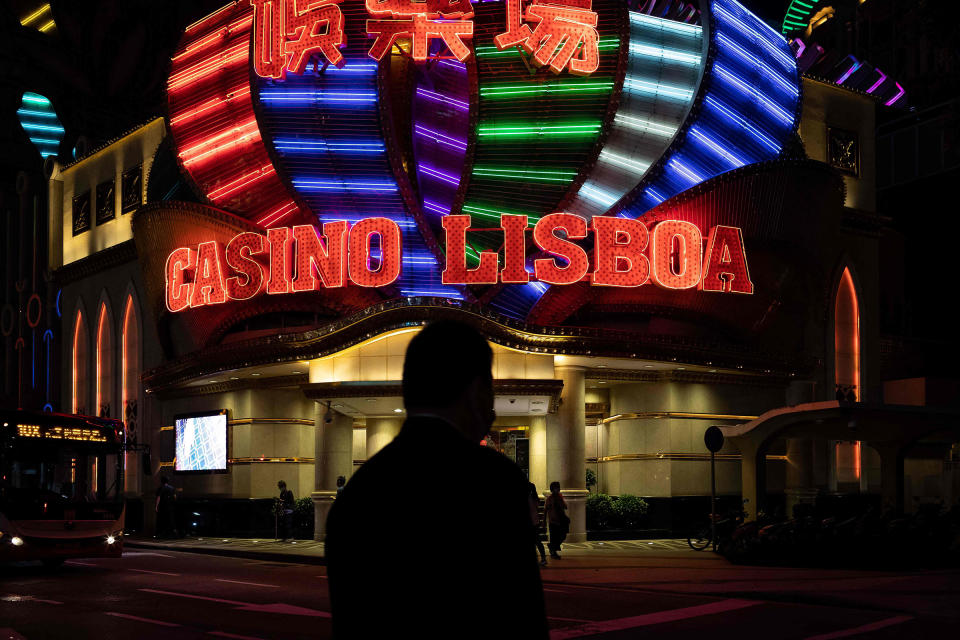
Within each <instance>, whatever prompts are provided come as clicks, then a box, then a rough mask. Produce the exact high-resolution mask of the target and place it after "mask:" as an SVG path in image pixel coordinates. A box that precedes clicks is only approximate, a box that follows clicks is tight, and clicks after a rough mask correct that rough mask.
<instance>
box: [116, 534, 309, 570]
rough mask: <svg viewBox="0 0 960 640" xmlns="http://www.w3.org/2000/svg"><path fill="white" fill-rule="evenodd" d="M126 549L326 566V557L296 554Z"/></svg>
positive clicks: (167, 546) (163, 547) (133, 543)
mask: <svg viewBox="0 0 960 640" xmlns="http://www.w3.org/2000/svg"><path fill="white" fill-rule="evenodd" d="M123 546H124V547H132V548H135V549H159V550H163V551H182V552H183V553H199V554H204V555H208V556H224V557H231V558H247V559H250V560H266V561H270V562H290V563H294V564H313V565H321V566H326V564H327V559H326V558H325V557H324V556H316V555H299V554H296V553H278V552H275V551H249V550H246V549H224V548H223V547H208V548H202V547H199V548H198V547H181V546H177V545H172V544H162V543H161V544H157V543H153V542H149V543H145V542H136V541H130V540H124V541H123Z"/></svg>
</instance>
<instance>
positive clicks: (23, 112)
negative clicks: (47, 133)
mask: <svg viewBox="0 0 960 640" xmlns="http://www.w3.org/2000/svg"><path fill="white" fill-rule="evenodd" d="M17 115H18V116H36V117H38V118H53V119H54V120H56V119H57V114H55V113H54V112H53V111H34V110H33V109H24V108H23V107H21V108H19V109H17Z"/></svg>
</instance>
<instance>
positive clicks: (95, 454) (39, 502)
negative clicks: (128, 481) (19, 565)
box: [0, 409, 124, 566]
mask: <svg viewBox="0 0 960 640" xmlns="http://www.w3.org/2000/svg"><path fill="white" fill-rule="evenodd" d="M0 425H2V426H0V562H19V561H24V560H40V561H41V562H43V563H44V564H45V565H48V566H58V565H60V564H61V563H63V561H64V560H67V559H69V558H90V557H119V556H120V555H121V553H122V552H123V520H124V501H123V445H124V432H123V423H122V422H120V421H119V420H112V419H109V418H93V417H90V416H80V415H66V414H59V413H45V412H44V413H40V412H32V411H10V410H2V409H0Z"/></svg>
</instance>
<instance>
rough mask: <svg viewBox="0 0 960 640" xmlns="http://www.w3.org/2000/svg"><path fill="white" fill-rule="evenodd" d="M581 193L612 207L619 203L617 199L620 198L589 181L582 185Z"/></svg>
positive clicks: (604, 205) (600, 203) (598, 202)
mask: <svg viewBox="0 0 960 640" xmlns="http://www.w3.org/2000/svg"><path fill="white" fill-rule="evenodd" d="M580 195H581V196H583V197H585V198H587V199H589V200H593V201H594V202H596V203H597V204H599V205H601V206H603V207H606V208H610V207H612V206H613V205H615V204H616V203H617V200H619V199H620V198H619V197H618V196H616V195H614V194H611V193H610V192H609V191H606V190H604V189H600V188H598V187H595V186H593V185H592V184H589V183H584V184H583V186H581V187H580Z"/></svg>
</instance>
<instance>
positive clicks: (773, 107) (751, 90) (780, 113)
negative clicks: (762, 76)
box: [713, 63, 793, 125]
mask: <svg viewBox="0 0 960 640" xmlns="http://www.w3.org/2000/svg"><path fill="white" fill-rule="evenodd" d="M713 70H714V72H715V73H716V74H717V75H719V76H720V77H722V78H723V79H724V80H726V81H727V82H729V83H731V84H733V85H736V87H737V88H738V89H740V91H743V92H744V93H747V94H749V95H750V96H751V97H752V98H753V99H754V100H756V101H758V102H760V103H761V104H763V106H765V107H766V108H767V110H768V111H769V112H770V113H771V114H772V115H773V116H775V117H776V118H778V119H779V120H781V121H782V122H783V123H784V124H787V125H792V124H793V114H792V113H789V112H788V111H787V110H786V109H784V108H783V107H781V106H780V105H778V104H777V103H775V102H774V101H773V100H771V99H770V98H768V97H767V96H765V95H764V94H763V93H762V92H761V91H760V90H759V89H757V87H756V86H755V85H752V84H749V83H747V82H746V81H745V80H744V79H743V78H741V77H740V76H738V75H737V74H735V73H733V72H732V71H730V70H729V69H727V68H726V67H725V66H723V65H722V64H720V63H717V64H714V65H713Z"/></svg>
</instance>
